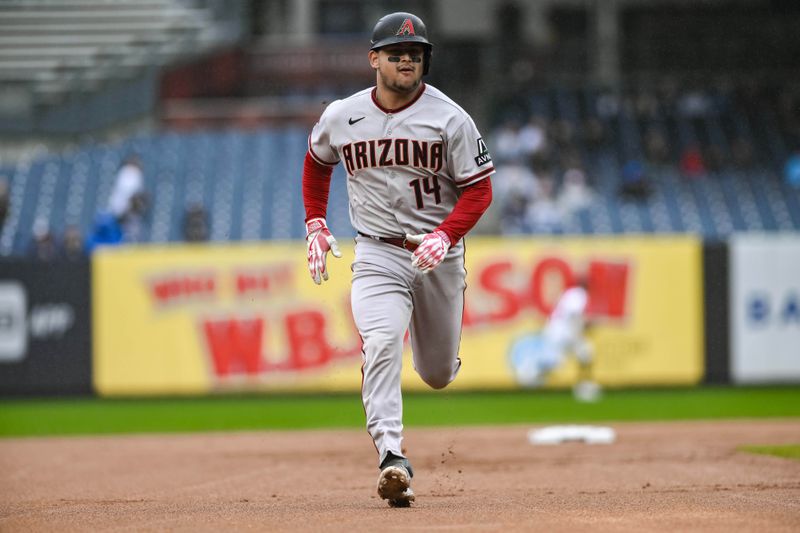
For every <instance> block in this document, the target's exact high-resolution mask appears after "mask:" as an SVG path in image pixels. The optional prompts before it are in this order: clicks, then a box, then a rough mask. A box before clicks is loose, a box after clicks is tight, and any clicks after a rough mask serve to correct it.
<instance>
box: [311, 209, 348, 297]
mask: <svg viewBox="0 0 800 533" xmlns="http://www.w3.org/2000/svg"><path fill="white" fill-rule="evenodd" d="M306 244H307V245H308V271H309V273H311V279H313V280H314V283H316V284H317V285H319V284H321V283H322V280H323V279H324V280H325V281H328V267H327V258H328V252H331V253H332V254H333V255H334V257H342V252H340V251H339V245H338V244H337V243H336V239H334V238H333V235H331V232H330V230H329V229H328V226H327V224H326V223H325V219H324V218H312V219H311V220H309V221H308V222H306Z"/></svg>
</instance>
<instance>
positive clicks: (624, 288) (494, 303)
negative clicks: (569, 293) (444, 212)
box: [463, 256, 632, 328]
mask: <svg viewBox="0 0 800 533" xmlns="http://www.w3.org/2000/svg"><path fill="white" fill-rule="evenodd" d="M631 263H632V261H631V260H629V259H623V260H614V261H607V260H603V259H593V260H591V261H589V262H588V264H587V265H586V277H587V281H588V286H589V301H588V303H587V309H586V312H587V314H588V315H589V316H591V317H593V318H595V319H597V318H600V319H611V320H615V321H616V320H624V319H625V318H626V317H627V316H628V314H629V313H630V309H629V308H628V301H629V293H630V290H631V282H630V281H629V278H630V271H631V269H632V265H631ZM579 275H580V274H579V273H578V272H576V271H575V268H574V267H573V266H572V265H571V264H570V263H569V262H568V261H566V260H565V259H563V258H561V257H558V256H544V257H542V258H541V259H538V260H537V261H535V262H533V263H532V264H524V263H517V262H513V261H511V260H499V261H493V262H491V263H487V264H485V265H483V266H482V267H481V268H480V270H478V271H477V272H476V274H475V276H476V277H477V280H478V283H477V286H476V287H474V288H473V289H472V291H473V293H472V294H474V293H478V294H479V298H480V299H481V300H483V301H484V302H486V301H488V302H490V305H489V306H488V307H487V306H484V307H483V308H482V309H478V308H475V307H473V301H472V299H471V298H470V299H468V300H467V301H466V304H465V308H464V319H463V322H464V327H465V328H470V327H473V326H480V325H486V324H499V323H503V322H509V321H512V320H515V319H516V318H517V317H518V316H519V315H520V314H521V313H522V312H523V311H524V310H526V309H533V310H534V311H535V312H536V313H538V314H540V315H542V316H548V315H549V314H550V313H551V312H552V311H553V308H554V306H555V305H556V303H557V302H558V296H559V295H560V294H561V290H562V289H563V288H564V287H569V286H570V285H572V284H573V283H574V282H575V281H576V279H577V278H578V276H579ZM553 287H555V288H557V289H558V290H557V291H553V290H550V289H552V288H553ZM472 298H474V296H473V297H472Z"/></svg>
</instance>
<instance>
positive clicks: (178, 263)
mask: <svg viewBox="0 0 800 533" xmlns="http://www.w3.org/2000/svg"><path fill="white" fill-rule="evenodd" d="M341 244H342V251H343V253H344V258H343V259H340V260H336V259H333V258H331V260H330V262H329V267H330V270H331V280H330V281H329V282H327V283H324V284H323V285H322V286H319V287H318V286H316V285H314V284H313V282H311V281H310V279H309V277H308V272H307V268H306V264H305V249H304V245H303V243H297V242H292V243H257V244H255V243H254V244H242V243H229V244H213V245H199V246H198V245H171V246H136V247H120V248H106V249H101V250H99V251H98V252H97V253H96V254H95V256H94V257H93V262H92V268H91V290H90V288H89V281H88V279H89V272H90V269H89V268H88V265H84V266H81V265H70V264H64V265H60V266H58V267H57V268H55V267H53V266H50V265H40V266H39V267H37V268H38V269H39V270H38V271H41V272H45V274H42V276H43V278H42V280H44V279H45V278H46V281H47V283H49V284H50V285H52V286H54V287H56V290H57V293H58V295H59V297H61V296H62V295H63V296H64V297H66V295H71V296H69V298H70V300H69V301H71V302H74V303H73V304H72V305H73V307H74V309H75V312H74V316H75V317H86V319H85V320H82V319H79V318H76V319H75V324H81V328H82V329H75V333H74V334H72V333H71V334H70V335H68V336H64V337H63V338H56V337H52V336H51V338H49V342H50V344H48V345H46V346H45V345H41V344H39V341H38V340H37V341H36V342H34V341H32V340H30V339H31V338H32V337H31V336H30V334H28V337H27V339H28V341H26V342H27V344H26V349H25V353H24V355H22V356H20V355H19V353H18V351H17V352H14V353H15V354H16V355H15V356H14V357H8V356H6V357H5V358H3V357H0V394H12V393H13V394H24V393H28V394H45V393H51V392H75V393H81V392H84V393H86V392H89V391H94V392H96V393H98V394H100V395H103V396H117V395H171V394H207V393H217V392H243V391H357V390H359V389H360V385H361V372H360V365H361V354H360V339H359V337H358V334H357V332H356V330H355V327H354V325H353V322H352V318H351V316H350V303H349V287H350V262H351V261H352V257H353V247H352V244H348V243H346V242H343V243H341ZM773 247H774V248H773ZM781 254H782V255H781ZM754 257H776V258H777V257H780V261H776V262H774V263H775V264H772V265H769V264H765V265H761V266H759V265H758V264H756V262H754V260H753V258H754ZM748 258H749V259H748ZM799 261H800V240H798V239H782V240H771V239H767V238H761V239H760V240H759V238H757V237H753V238H752V239H750V240H747V239H745V240H733V241H732V242H731V244H730V247H729V246H728V244H727V243H713V244H712V243H706V244H705V245H704V244H703V243H702V242H701V241H700V240H699V239H696V238H695V237H692V236H677V237H670V236H640V237H628V236H625V237H614V238H600V237H598V238H566V237H564V238H557V239H555V238H554V239H541V238H537V239H534V238H502V239H500V238H479V237H473V238H470V239H469V241H468V248H467V270H468V279H467V282H468V290H467V292H466V300H465V315H464V330H463V335H462V345H461V354H460V355H461V357H462V361H463V367H462V371H461V373H460V374H459V378H458V379H457V380H456V382H454V383H453V385H452V388H453V389H461V390H465V389H513V388H518V387H519V385H518V380H517V369H516V368H515V365H514V364H513V361H512V358H511V357H510V355H511V353H512V351H514V348H515V346H517V343H519V342H524V341H525V339H527V338H530V336H531V335H534V334H535V333H536V331H537V330H538V329H539V328H540V327H541V326H542V325H543V321H544V319H545V317H546V316H547V313H548V312H549V310H550V309H551V308H552V306H553V305H554V303H555V299H556V297H557V295H558V294H559V292H560V291H561V288H562V287H563V286H564V284H565V283H567V282H568V281H569V280H570V279H571V278H572V277H574V276H575V275H576V274H578V273H585V274H586V275H587V276H588V277H589V278H590V285H591V291H590V292H591V294H590V302H589V312H590V314H591V316H592V322H593V323H594V327H593V328H592V330H591V332H590V339H591V341H592V342H593V345H594V347H595V351H596V366H595V377H596V379H597V380H598V381H599V382H600V383H601V384H602V385H604V386H606V387H648V386H673V385H674V386H687V385H695V384H698V383H701V382H704V381H705V382H714V383H725V382H729V381H730V380H731V377H732V378H733V380H734V381H736V382H737V383H755V382H774V381H792V382H797V381H800V371H799V369H800V362H799V361H798V358H797V356H796V354H797V353H798V352H800V350H799V349H797V347H798V346H800V339H798V335H799V334H800V326H798V322H797V321H795V311H796V308H795V307H793V305H794V304H793V303H792V302H796V294H797V292H798V290H797V282H796V280H797V276H793V275H792V272H793V271H792V269H791V267H789V268H788V269H786V268H784V269H783V270H780V272H783V274H781V273H780V272H777V271H775V270H774V269H775V268H778V267H777V266H776V265H777V264H785V265H800V262H799ZM729 267H730V270H731V275H730V277H729V276H728V269H729ZM770 269H772V270H770ZM36 271H37V270H36V268H32V267H30V268H29V264H28V263H27V262H16V261H10V262H5V263H0V289H2V288H3V286H5V285H8V286H13V285H14V284H15V283H17V284H19V283H22V284H23V285H25V286H26V287H31V288H30V289H26V291H34V292H31V294H36V292H35V291H37V290H39V289H40V288H41V287H46V286H48V285H47V283H45V282H44V281H37V280H39V278H29V277H26V276H29V275H33V274H30V273H32V272H36ZM759 272H763V273H766V274H767V275H766V276H765V275H763V274H759ZM81 276H83V278H82V277H81ZM81 279H85V280H86V281H85V282H84V284H83V285H82V284H81V281H80V280H81ZM25 280H28V281H25ZM759 283H761V285H759ZM765 283H766V285H765ZM759 287H760V289H759ZM62 289H63V290H62ZM751 289H752V290H751ZM759 290H761V292H758V291H759ZM76 291H77V292H78V293H80V294H81V295H82V297H83V300H81V299H80V298H79V297H78V296H76ZM753 291H755V293H757V294H767V295H768V298H767V300H769V302H773V301H775V302H783V303H784V305H783V308H782V311H781V312H777V314H776V313H767V314H764V316H765V317H766V318H765V320H766V321H767V322H768V323H766V322H765V323H762V324H760V325H758V326H756V325H754V324H753V322H752V320H751V319H746V318H741V317H740V314H741V313H740V309H741V308H742V306H744V308H745V309H750V310H751V314H752V309H753V307H752V306H753V305H755V304H753V303H752V298H751V299H750V300H748V299H747V298H748V297H747V296H742V295H747V294H753V293H754V292H753ZM765 291H766V292H765ZM17 292H18V291H17ZM12 293H13V291H12ZM3 294H4V293H3V291H2V290H0V352H2V350H3V349H4V346H11V347H12V348H13V342H15V341H14V339H15V338H16V339H17V341H16V342H19V340H18V339H19V334H18V333H16V335H17V337H14V335H15V334H14V333H13V331H14V329H13V327H10V326H9V325H8V324H11V323H14V324H16V322H14V321H11V320H10V319H9V320H6V319H4V318H3V317H4V316H6V315H7V316H17V315H18V316H25V317H30V316H32V312H33V311H34V310H35V309H39V308H41V306H42V305H43V303H44V304H48V305H49V304H51V303H58V302H56V300H57V298H56V299H54V297H52V296H45V297H44V299H42V298H40V297H38V296H37V297H35V298H29V300H30V301H29V302H27V303H24V305H22V306H21V305H20V303H19V301H17V302H16V304H10V303H7V302H6V301H5V300H3ZM9 294H11V293H9ZM48 294H50V293H48ZM90 294H91V304H90V303H89V295H90ZM762 300H763V299H762ZM762 300H757V301H762ZM729 301H730V302H731V303H730V305H729V304H728V302H729ZM36 302H39V303H36ZM14 305H16V307H14ZM4 306H5V307H4ZM62 307H63V306H62ZM23 308H24V309H23ZM56 308H59V307H58V306H56ZM15 309H16V311H15ZM756 309H761V308H760V307H756ZM770 309H772V307H770ZM762 311H763V309H762ZM14 313H17V315H14ZM37 313H38V312H37ZM37 313H33V314H34V315H35V314H37ZM762 314H763V313H762ZM89 316H91V320H90V319H89V318H88V317H89ZM759 316H762V315H759ZM751 318H752V317H751ZM748 320H750V321H749V322H748ZM71 327H73V326H71ZM70 331H72V330H70ZM78 331H80V332H82V333H80V334H79V333H78ZM81 335H83V337H81ZM76 338H83V339H84V343H83V344H81V343H80V342H78V341H76V340H75V339H76ZM89 339H90V340H91V347H90V346H89ZM4 343H5V344H4ZM760 346H764V347H767V348H768V349H769V353H770V354H775V355H774V357H772V358H771V359H770V358H768V357H764V355H765V354H764V351H763V350H761V351H759V347H760ZM10 350H11V348H8V349H7V351H9V353H10ZM54 354H57V356H55V355H54ZM404 357H405V362H404V371H403V382H404V388H405V390H415V389H424V388H425V387H424V384H423V383H422V381H421V380H420V379H419V378H418V377H417V376H416V375H415V374H414V371H413V368H412V365H411V362H410V352H409V350H408V348H407V349H406V351H405V355H404ZM15 358H16V359H15ZM12 359H13V360H12ZM765 361H767V362H766V363H765ZM769 361H771V362H769ZM576 374H577V368H576V365H575V364H574V362H573V361H570V360H567V361H566V362H565V363H564V364H562V365H561V366H559V367H558V368H557V369H556V370H555V371H554V372H553V373H552V374H551V375H550V377H549V379H548V380H547V382H546V383H545V386H546V387H556V388H561V387H566V386H569V385H570V384H571V383H573V382H574V380H575V379H576ZM89 380H91V381H89ZM89 383H91V385H89Z"/></svg>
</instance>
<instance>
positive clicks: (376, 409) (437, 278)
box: [350, 236, 466, 464]
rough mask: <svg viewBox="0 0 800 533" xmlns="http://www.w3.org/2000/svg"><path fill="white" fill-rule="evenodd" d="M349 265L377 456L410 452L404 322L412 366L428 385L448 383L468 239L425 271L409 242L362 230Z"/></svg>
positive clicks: (454, 365)
mask: <svg viewBox="0 0 800 533" xmlns="http://www.w3.org/2000/svg"><path fill="white" fill-rule="evenodd" d="M352 270H353V287H352V291H351V294H350V298H351V304H352V309H353V318H354V319H355V324H356V327H357V328H358V332H359V334H360V335H361V339H362V342H363V348H362V357H363V366H362V372H363V382H362V387H361V397H362V400H363V402H364V409H365V411H366V415H367V431H369V434H370V435H371V436H372V440H373V441H374V443H375V447H376V448H377V450H378V454H379V464H380V463H381V462H382V461H383V460H384V459H385V458H386V455H387V454H388V453H389V452H392V453H393V454H394V455H397V456H399V457H405V454H404V453H403V452H402V441H403V436H402V432H403V399H402V392H401V389H400V371H401V369H402V364H403V339H404V337H405V332H406V330H409V332H410V336H411V350H412V353H413V362H414V369H415V370H416V372H417V374H419V375H420V377H421V378H422V380H423V381H424V382H425V383H427V384H428V385H429V386H431V387H433V388H434V389H441V388H444V387H446V386H447V385H448V384H449V383H450V382H451V381H453V380H454V379H455V377H456V374H458V370H459V368H460V367H461V360H460V359H459V357H458V348H459V343H460V341H461V319H462V315H463V311H464V289H465V288H466V280H465V278H466V270H465V269H464V247H463V245H461V244H459V245H458V246H456V247H455V249H454V250H451V252H450V253H448V255H447V257H446V258H445V260H444V261H442V263H441V264H440V265H439V266H437V267H436V268H435V269H434V270H432V271H430V272H429V273H427V274H422V273H421V272H420V271H419V270H417V269H416V268H414V267H412V266H411V252H409V251H408V250H405V249H403V248H400V247H398V246H393V245H391V244H387V243H383V242H379V241H375V240H373V239H370V238H369V237H362V236H359V237H356V251H355V261H354V262H353V265H352Z"/></svg>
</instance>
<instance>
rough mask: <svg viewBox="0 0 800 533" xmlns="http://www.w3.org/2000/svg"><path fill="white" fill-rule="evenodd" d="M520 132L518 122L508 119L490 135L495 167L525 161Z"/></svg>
mask: <svg viewBox="0 0 800 533" xmlns="http://www.w3.org/2000/svg"><path fill="white" fill-rule="evenodd" d="M520 130H521V126H520V123H519V121H518V120H517V119H515V118H509V119H506V121H505V122H503V124H502V125H501V126H500V127H499V128H498V129H496V130H495V131H494V132H493V133H492V141H493V142H492V157H493V158H494V162H495V164H496V165H502V164H504V163H506V164H520V163H522V162H523V161H525V159H526V157H525V149H524V147H523V145H522V142H521V139H520Z"/></svg>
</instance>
